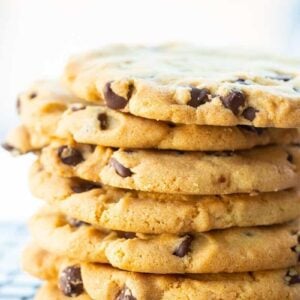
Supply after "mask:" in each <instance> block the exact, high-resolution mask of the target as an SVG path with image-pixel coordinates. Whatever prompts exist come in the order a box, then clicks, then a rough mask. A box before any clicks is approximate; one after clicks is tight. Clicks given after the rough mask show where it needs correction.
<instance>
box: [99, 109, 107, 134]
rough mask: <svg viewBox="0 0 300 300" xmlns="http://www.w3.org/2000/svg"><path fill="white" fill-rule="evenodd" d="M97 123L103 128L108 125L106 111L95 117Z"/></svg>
mask: <svg viewBox="0 0 300 300" xmlns="http://www.w3.org/2000/svg"><path fill="white" fill-rule="evenodd" d="M97 119H98V121H99V124H100V129H101V130H105V129H107V127H108V120H107V115H106V113H100V114H99V115H98V117H97Z"/></svg>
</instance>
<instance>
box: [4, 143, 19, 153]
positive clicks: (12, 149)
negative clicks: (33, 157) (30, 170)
mask: <svg viewBox="0 0 300 300" xmlns="http://www.w3.org/2000/svg"><path fill="white" fill-rule="evenodd" d="M1 147H2V148H3V149H4V150H6V151H8V152H14V151H17V149H16V148H15V147H14V146H12V145H10V144H8V143H3V144H2V145H1Z"/></svg>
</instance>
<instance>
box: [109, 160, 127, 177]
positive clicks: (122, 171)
mask: <svg viewBox="0 0 300 300" xmlns="http://www.w3.org/2000/svg"><path fill="white" fill-rule="evenodd" d="M109 163H110V165H111V166H112V167H113V168H114V169H115V171H116V173H117V174H118V175H120V176H121V177H129V176H131V175H132V174H133V173H132V172H131V170H130V169H129V168H126V167H124V166H123V165H122V164H120V163H119V162H118V161H117V160H116V159H115V158H111V159H110V162H109Z"/></svg>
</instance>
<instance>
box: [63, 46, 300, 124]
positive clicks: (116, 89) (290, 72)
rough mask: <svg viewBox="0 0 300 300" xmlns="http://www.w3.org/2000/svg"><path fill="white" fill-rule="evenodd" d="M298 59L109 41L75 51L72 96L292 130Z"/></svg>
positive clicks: (299, 98) (139, 111)
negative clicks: (80, 52)
mask: <svg viewBox="0 0 300 300" xmlns="http://www.w3.org/2000/svg"><path fill="white" fill-rule="evenodd" d="M299 69H300V61H299V60H289V59H284V58H280V57H275V58H272V57H271V56H267V55H255V54H250V53H249V54H245V53H237V52H234V51H221V50H211V49H208V50H205V49H199V48H196V47H192V46H188V45H162V46H160V47H139V46H137V47H127V46H117V45H116V46H111V47H107V48H104V49H102V50H99V51H94V52H90V53H87V54H83V55H78V56H75V57H74V58H73V59H71V60H70V62H69V63H68V65H67V66H66V69H65V81H66V83H67V84H68V86H69V87H70V89H71V90H72V91H73V92H74V94H75V95H77V96H79V97H81V98H83V99H87V100H90V101H95V102H98V103H103V104H106V105H107V106H108V107H111V108H113V109H116V110H122V111H124V112H130V113H131V114H133V115H137V116H141V117H145V118H149V119H155V120H164V121H171V122H174V123H184V124H199V125H221V126H235V125H238V124H246V125H254V126H256V127H300V121H299V120H300V92H299V90H300V89H299V88H300V84H299V78H300V75H299V74H300V73H299Z"/></svg>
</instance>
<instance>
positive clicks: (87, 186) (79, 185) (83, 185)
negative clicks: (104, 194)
mask: <svg viewBox="0 0 300 300" xmlns="http://www.w3.org/2000/svg"><path fill="white" fill-rule="evenodd" d="M99 188H101V185H100V184H96V183H94V182H91V181H86V180H82V179H80V180H79V179H78V180H76V181H75V180H74V182H72V185H71V189H72V191H73V192H74V193H77V194H80V193H84V192H88V191H90V190H93V189H99Z"/></svg>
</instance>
